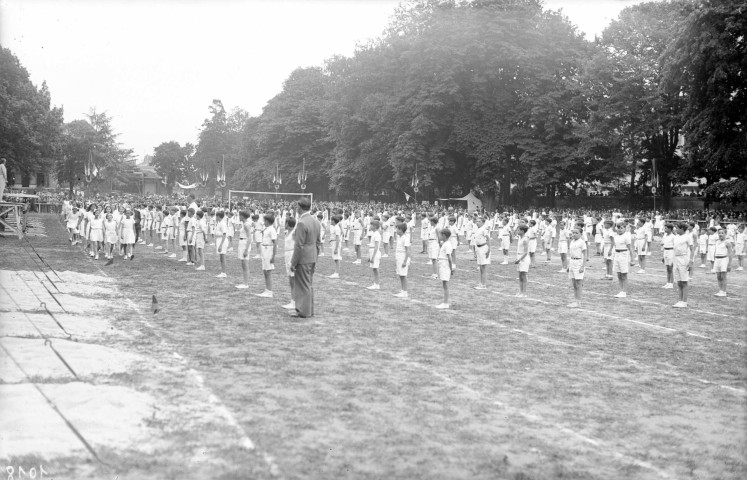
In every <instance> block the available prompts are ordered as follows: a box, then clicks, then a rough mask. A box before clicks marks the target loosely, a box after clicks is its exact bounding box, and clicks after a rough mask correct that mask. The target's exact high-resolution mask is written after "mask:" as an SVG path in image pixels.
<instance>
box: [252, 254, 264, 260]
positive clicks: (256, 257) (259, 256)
mask: <svg viewBox="0 0 747 480" xmlns="http://www.w3.org/2000/svg"><path fill="white" fill-rule="evenodd" d="M252 258H254V259H255V260H259V259H260V258H262V255H255V256H254V257H252Z"/></svg>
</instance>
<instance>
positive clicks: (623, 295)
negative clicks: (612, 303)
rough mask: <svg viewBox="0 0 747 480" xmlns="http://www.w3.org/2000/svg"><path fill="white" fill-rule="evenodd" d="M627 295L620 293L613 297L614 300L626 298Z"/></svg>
mask: <svg viewBox="0 0 747 480" xmlns="http://www.w3.org/2000/svg"><path fill="white" fill-rule="evenodd" d="M627 297H628V294H627V293H625V292H620V293H618V294H617V295H615V298H627Z"/></svg>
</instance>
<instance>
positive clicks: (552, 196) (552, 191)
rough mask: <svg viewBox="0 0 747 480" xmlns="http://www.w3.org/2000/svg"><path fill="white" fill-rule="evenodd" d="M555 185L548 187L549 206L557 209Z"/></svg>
mask: <svg viewBox="0 0 747 480" xmlns="http://www.w3.org/2000/svg"><path fill="white" fill-rule="evenodd" d="M555 188H556V187H555V184H554V183H553V184H552V185H548V186H547V206H548V207H550V208H553V209H554V208H555Z"/></svg>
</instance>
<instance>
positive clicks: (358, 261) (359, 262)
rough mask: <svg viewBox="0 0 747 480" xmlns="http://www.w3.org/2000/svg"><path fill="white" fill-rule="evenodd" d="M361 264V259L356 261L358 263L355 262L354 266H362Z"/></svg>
mask: <svg viewBox="0 0 747 480" xmlns="http://www.w3.org/2000/svg"><path fill="white" fill-rule="evenodd" d="M360 264H361V261H360V259H358V260H356V261H354V262H353V265H360Z"/></svg>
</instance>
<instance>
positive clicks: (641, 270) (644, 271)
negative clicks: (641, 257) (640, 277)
mask: <svg viewBox="0 0 747 480" xmlns="http://www.w3.org/2000/svg"><path fill="white" fill-rule="evenodd" d="M635 273H646V270H644V269H640V270H638V271H637V272H635Z"/></svg>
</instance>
